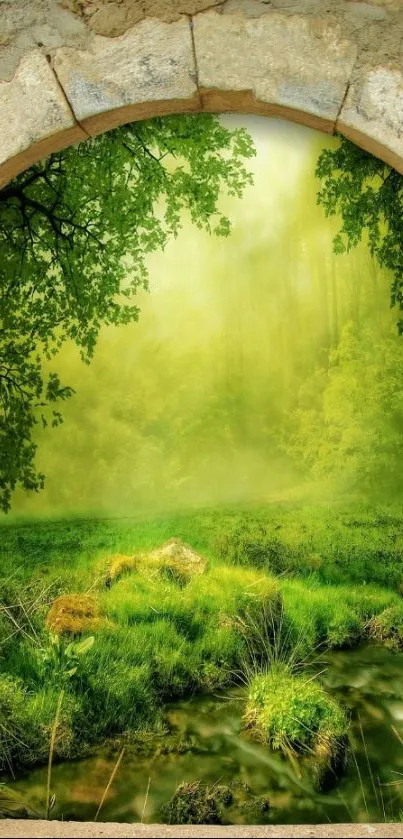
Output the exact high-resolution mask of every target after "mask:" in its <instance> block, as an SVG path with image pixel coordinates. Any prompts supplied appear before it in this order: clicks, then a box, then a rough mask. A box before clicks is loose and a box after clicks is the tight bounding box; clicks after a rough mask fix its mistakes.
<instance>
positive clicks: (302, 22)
mask: <svg viewBox="0 0 403 839" xmlns="http://www.w3.org/2000/svg"><path fill="white" fill-rule="evenodd" d="M194 33H195V48H196V58H197V65H198V74H199V84H200V87H201V88H202V89H206V90H212V89H219V90H221V91H234V92H236V91H252V93H253V95H254V97H255V99H257V100H259V101H260V102H263V103H268V104H270V105H276V106H279V107H280V108H286V109H293V110H295V111H300V112H301V111H303V112H305V113H307V114H311V115H312V116H314V117H316V118H318V119H319V120H324V121H327V122H328V123H334V122H335V120H336V118H337V115H338V113H339V110H340V107H341V104H342V102H343V98H344V95H345V91H346V88H347V84H348V81H349V78H350V76H351V71H352V68H353V66H354V62H355V59H356V47H355V45H354V44H353V43H352V42H351V41H350V40H348V39H347V38H344V37H342V35H341V32H340V30H339V28H338V26H337V25H335V24H329V23H328V22H327V21H326V20H325V19H322V18H311V19H309V18H307V17H303V16H301V15H284V14H281V13H275V12H272V11H269V12H268V13H267V14H264V15H259V16H254V17H247V16H246V15H244V14H243V13H241V12H236V13H234V14H222V15H219V14H217V13H216V12H214V11H211V12H207V13H205V14H200V15H197V16H196V18H195V20H194Z"/></svg>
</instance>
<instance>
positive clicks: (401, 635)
mask: <svg viewBox="0 0 403 839" xmlns="http://www.w3.org/2000/svg"><path fill="white" fill-rule="evenodd" d="M367 629H368V635H369V637H370V638H371V640H373V641H376V642H378V643H379V644H384V646H385V647H388V648H389V649H390V650H396V651H398V650H403V606H401V605H400V604H399V605H397V606H390V607H389V609H384V611H383V612H381V613H380V615H375V616H374V617H373V618H371V620H370V621H369V623H368V626H367Z"/></svg>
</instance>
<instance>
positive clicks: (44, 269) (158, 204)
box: [0, 115, 255, 511]
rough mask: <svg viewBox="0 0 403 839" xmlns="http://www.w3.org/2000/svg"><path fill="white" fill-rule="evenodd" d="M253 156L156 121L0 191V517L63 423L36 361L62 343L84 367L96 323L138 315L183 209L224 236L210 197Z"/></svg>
mask: <svg viewBox="0 0 403 839" xmlns="http://www.w3.org/2000/svg"><path fill="white" fill-rule="evenodd" d="M254 154H255V151H254V147H253V144H252V141H251V139H250V137H249V135H248V134H247V133H246V131H245V130H243V129H237V130H234V131H230V130H228V129H226V128H225V127H224V126H223V125H221V124H220V121H219V119H218V118H217V117H215V116H212V115H199V116H180V117H169V118H165V119H154V120H149V121H146V122H142V123H133V124H131V125H128V126H125V127H122V128H118V129H117V130H115V131H113V132H110V133H109V134H107V135H104V136H101V137H97V138H95V139H91V140H87V141H86V142H84V143H82V144H80V145H78V146H76V147H72V148H70V149H67V150H66V151H62V152H59V153H58V154H53V155H51V156H50V157H48V158H47V159H46V160H45V161H43V162H41V163H39V164H36V165H35V166H33V167H32V168H31V169H29V170H28V171H27V172H25V173H24V174H22V175H20V176H19V177H17V178H16V179H15V180H14V181H13V182H12V183H10V184H9V185H8V186H6V187H5V188H4V189H3V190H2V191H0V330H1V331H0V508H1V509H3V510H4V511H7V510H8V509H9V508H10V503H11V497H12V493H13V491H14V490H15V489H16V487H17V486H21V487H23V488H24V489H27V490H35V491H38V490H40V489H41V488H42V487H43V483H44V475H43V474H41V473H40V472H39V471H38V469H37V467H36V464H35V455H36V443H35V440H34V429H35V425H36V424H37V422H38V421H39V422H42V423H43V425H44V426H46V425H47V424H48V423H51V424H52V425H53V426H56V425H58V424H59V423H60V422H62V415H61V413H60V410H59V409H58V404H59V403H60V402H62V401H63V400H65V399H67V398H69V397H70V396H71V395H72V392H73V391H72V389H71V387H69V386H65V385H62V383H61V381H60V379H59V376H58V375H57V374H56V373H52V374H50V375H46V374H45V373H44V370H43V360H44V359H51V358H52V356H54V355H55V354H57V352H58V351H59V349H60V348H61V346H62V345H63V343H64V342H65V341H67V340H71V341H74V342H75V344H76V345H77V346H78V347H79V350H80V353H81V356H82V359H83V361H85V362H87V363H89V361H90V360H91V358H92V356H93V354H94V350H95V346H96V343H97V338H98V335H99V331H100V328H101V326H103V325H105V324H106V325H108V324H113V325H119V324H126V323H128V322H130V321H134V320H137V319H138V316H139V309H138V306H137V305H136V299H135V298H136V292H137V290H138V289H139V288H141V287H142V288H146V287H147V282H148V274H147V262H146V258H147V254H149V253H151V252H152V251H155V250H157V249H160V248H164V247H165V245H166V243H167V241H168V239H169V238H170V237H172V236H174V237H176V236H177V235H178V232H179V230H180V227H181V218H182V210H186V211H188V213H189V214H190V218H191V221H192V222H193V223H194V224H195V225H196V226H197V227H199V228H201V229H205V230H207V231H208V232H210V233H215V234H217V235H221V236H226V235H228V233H229V232H230V221H229V219H228V218H227V216H226V215H225V214H223V213H222V212H220V210H219V208H218V201H219V197H220V194H221V191H222V190H223V189H224V190H225V191H226V192H227V193H228V194H229V195H231V196H236V197H241V196H242V194H243V191H244V189H245V187H246V186H247V185H248V184H250V183H251V182H252V176H251V174H250V173H249V172H248V171H247V169H246V168H245V165H244V160H245V159H248V158H251V157H252V156H253V155H254ZM184 270H185V271H191V270H192V266H191V265H187V266H184ZM117 375H118V371H117Z"/></svg>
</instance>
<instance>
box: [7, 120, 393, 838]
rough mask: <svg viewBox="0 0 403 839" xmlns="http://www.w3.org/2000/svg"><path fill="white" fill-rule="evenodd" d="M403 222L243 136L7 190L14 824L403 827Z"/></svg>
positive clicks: (69, 166)
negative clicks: (401, 778)
mask: <svg viewBox="0 0 403 839" xmlns="http://www.w3.org/2000/svg"><path fill="white" fill-rule="evenodd" d="M402 196H403V181H402V177H401V176H400V175H398V173H396V172H394V170H392V169H390V168H389V167H387V166H386V165H385V164H383V163H382V162H381V161H379V160H377V159H375V158H373V157H372V156H371V155H369V154H367V153H366V152H363V151H362V150H360V149H358V148H357V147H355V146H353V145H352V144H350V143H348V142H347V141H345V140H342V139H341V138H337V137H328V136H324V135H321V134H319V133H317V132H314V131H312V130H310V129H305V128H302V127H300V126H293V125H291V124H288V123H281V122H277V121H273V120H266V119H263V118H259V119H258V118H247V117H245V118H242V119H241V118H240V117H233V116H231V117H230V116H223V117H220V118H218V117H212V116H203V117H200V118H199V117H181V118H167V119H166V120H164V119H162V120H155V121H151V122H148V123H139V124H134V125H132V126H127V127H124V128H121V129H117V131H115V132H112V133H111V134H107V135H105V136H103V137H101V138H98V139H97V140H95V141H90V143H89V144H85V143H84V144H82V145H81V146H78V147H76V148H73V149H69V150H66V151H65V152H61V153H58V154H57V155H54V156H52V157H51V158H48V159H47V160H46V161H44V162H42V163H41V164H37V165H36V166H35V167H33V168H32V169H31V170H29V171H28V172H27V173H24V174H23V175H21V176H19V178H17V179H16V181H14V182H12V184H10V185H9V186H8V187H5V189H4V190H3V191H2V192H0V219H1V222H2V225H1V227H2V230H0V252H1V255H2V268H1V270H0V279H1V283H2V298H1V302H0V318H1V323H2V327H3V328H2V334H1V338H0V397H1V398H0V441H1V450H0V503H1V507H2V510H3V512H2V513H1V514H0V515H1V520H0V567H1V576H0V817H6V818H7V817H16V816H17V817H18V816H19V817H24V818H38V817H42V818H72V819H78V820H80V819H81V820H92V819H94V818H95V819H98V818H99V819H100V820H113V821H148V822H151V823H153V822H158V821H159V822H167V823H171V824H178V823H182V824H190V823H192V824H203V823H207V824H235V823H239V824H248V823H251V824H258V823H264V824H271V823H272V824H276V823H294V824H295V823H303V822H307V823H312V822H313V823H322V822H327V821H335V822H347V821H358V822H360V821H384V820H386V821H390V820H394V821H397V820H400V819H401V813H402V812H403V787H402V788H401V789H400V788H399V787H398V785H397V784H393V780H396V773H401V772H402V771H403V747H402V742H403V739H402V738H403V722H402V720H403V713H402V708H403V602H402V596H403V514H402V511H401V500H402V494H403V477H402V473H401V469H400V463H401V461H400V458H401V455H402V447H403V435H402V432H403V389H402V384H401V382H402V373H403V336H402V334H401V332H402V321H401V310H402V305H403V304H402V291H401V277H402V267H403V262H402V254H403V239H402V237H403V216H402V209H403V201H402Z"/></svg>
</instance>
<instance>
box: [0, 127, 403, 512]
mask: <svg viewBox="0 0 403 839" xmlns="http://www.w3.org/2000/svg"><path fill="white" fill-rule="evenodd" d="M222 119H223V121H224V123H225V124H226V125H228V126H229V127H233V126H235V125H236V126H238V125H239V124H242V125H244V126H245V128H246V129H247V130H248V131H249V132H250V134H251V136H252V138H253V141H254V143H255V145H256V148H257V156H256V158H254V159H253V160H251V161H248V168H250V169H251V170H252V171H253V174H254V185H253V186H250V187H247V189H246V190H245V194H244V196H243V198H242V200H237V199H232V200H231V199H228V198H227V199H225V198H223V199H222V206H223V209H224V211H225V212H227V213H228V215H229V217H230V218H231V220H232V222H233V232H232V234H231V235H230V236H229V237H228V238H227V239H223V238H216V237H212V236H209V235H208V234H207V233H206V232H203V231H200V230H197V228H196V227H195V226H194V225H193V226H192V225H191V223H190V221H188V220H187V219H184V226H183V230H182V231H181V233H180V235H179V237H178V239H176V240H172V241H171V242H170V243H169V244H168V246H167V248H166V250H165V251H164V252H161V251H160V252H157V253H155V254H153V255H152V256H150V257H149V258H148V266H149V270H150V290H149V292H146V291H141V292H140V293H139V295H138V302H139V307H140V310H141V314H140V318H139V322H138V323H132V324H129V325H127V326H119V327H113V326H108V327H104V328H103V330H102V331H101V335H100V339H99V343H98V346H97V350H96V353H95V358H94V360H93V361H92V363H91V364H90V365H89V366H87V365H85V364H83V362H82V360H81V359H80V355H79V351H78V349H77V347H76V346H74V345H73V343H66V344H65V345H64V347H63V348H62V350H61V352H60V353H59V354H58V356H57V360H56V362H55V366H56V368H57V371H58V373H60V376H61V379H62V381H67V382H68V384H69V385H71V386H72V387H73V388H74V391H75V394H74V395H73V397H72V398H71V399H69V400H67V402H66V403H65V405H64V408H63V414H64V420H65V421H64V423H63V425H62V426H61V427H59V428H57V429H55V430H52V431H50V430H49V429H47V430H41V428H40V426H39V425H38V427H37V431H36V440H37V442H38V443H39V447H38V455H37V459H38V467H39V469H40V470H42V471H43V472H44V473H45V475H46V483H45V489H44V491H43V492H41V493H40V494H39V495H37V494H31V495H29V494H26V493H23V492H22V491H17V493H16V495H15V503H14V505H13V514H21V513H23V514H27V515H37V514H46V515H47V514H56V515H59V514H66V513H67V514H77V513H78V514H91V513H100V514H105V515H107V514H108V515H109V514H111V515H130V514H133V513H135V512H136V510H140V509H141V510H143V509H148V508H154V509H159V508H161V509H162V508H169V507H173V508H175V507H181V506H192V505H204V504H210V503H211V504H216V503H224V504H226V503H232V502H245V501H255V500H258V501H266V500H267V501H270V500H273V501H277V500H281V499H287V498H289V499H292V498H294V497H298V498H300V497H301V498H302V497H307V496H309V497H310V498H313V499H314V498H316V497H318V498H320V499H323V498H325V499H327V498H333V497H339V496H342V497H343V498H345V497H346V496H354V497H358V498H365V499H368V498H370V499H375V500H384V499H385V498H387V500H392V499H394V498H395V497H398V496H399V495H400V493H401V491H402V488H403V477H402V474H401V469H400V463H401V454H402V448H403V442H402V441H403V437H402V430H403V394H402V389H401V381H402V373H403V339H402V338H401V337H399V336H398V334H397V329H396V320H397V314H396V311H395V310H393V309H391V308H390V275H388V272H387V271H385V270H383V269H381V268H379V265H378V264H377V262H376V261H375V260H374V259H373V258H372V257H371V255H370V253H369V250H368V248H367V247H366V244H365V243H363V244H361V245H359V246H358V247H357V248H356V249H353V250H352V251H351V252H350V253H346V254H337V255H336V254H334V252H333V239H334V236H335V235H336V233H337V232H338V230H339V228H340V220H339V219H338V218H330V219H329V218H326V217H325V214H324V211H323V208H322V207H321V206H318V205H317V203H316V196H317V191H318V188H319V186H320V184H319V181H318V180H317V179H316V178H315V166H316V162H317V159H318V156H319V153H320V151H321V149H323V148H324V147H329V146H330V147H334V146H335V145H336V144H337V140H336V139H333V138H331V137H324V136H323V135H321V134H318V133H316V132H314V131H312V130H310V129H306V128H303V127H301V126H296V125H292V124H288V123H282V122H277V121H269V120H265V119H260V118H246V117H245V118H244V119H242V120H241V119H240V118H239V117H223V118H222Z"/></svg>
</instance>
